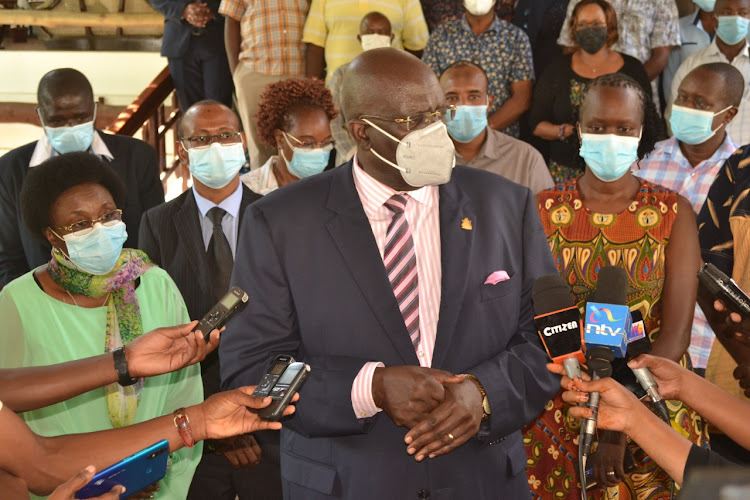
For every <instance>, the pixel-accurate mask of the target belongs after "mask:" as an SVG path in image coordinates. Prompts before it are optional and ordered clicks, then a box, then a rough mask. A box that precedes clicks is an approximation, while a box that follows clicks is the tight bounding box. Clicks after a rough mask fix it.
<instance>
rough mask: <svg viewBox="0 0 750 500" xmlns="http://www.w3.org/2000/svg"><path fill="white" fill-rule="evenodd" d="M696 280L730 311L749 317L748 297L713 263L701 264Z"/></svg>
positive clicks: (749, 299) (749, 304)
mask: <svg viewBox="0 0 750 500" xmlns="http://www.w3.org/2000/svg"><path fill="white" fill-rule="evenodd" d="M698 281H699V282H700V284H701V285H702V286H704V287H705V288H706V289H707V290H708V291H709V293H710V294H711V295H713V296H714V297H716V298H717V299H720V300H721V301H722V302H723V303H724V304H725V305H726V306H727V308H728V309H729V310H730V311H733V312H736V313H737V314H739V315H740V316H743V317H745V318H747V317H750V297H748V296H747V294H745V292H743V291H742V289H741V288H740V287H739V286H737V283H735V282H734V280H733V279H731V278H730V277H729V276H727V275H726V274H724V273H723V272H721V271H720V270H719V269H718V268H717V267H716V266H714V265H713V264H703V266H701V269H700V271H698Z"/></svg>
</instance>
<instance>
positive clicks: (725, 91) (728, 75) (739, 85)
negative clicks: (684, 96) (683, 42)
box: [680, 63, 745, 107]
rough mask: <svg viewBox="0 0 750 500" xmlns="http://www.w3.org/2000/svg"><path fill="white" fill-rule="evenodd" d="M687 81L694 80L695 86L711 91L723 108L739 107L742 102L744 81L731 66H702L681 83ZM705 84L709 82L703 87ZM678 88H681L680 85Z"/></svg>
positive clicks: (710, 64)
mask: <svg viewBox="0 0 750 500" xmlns="http://www.w3.org/2000/svg"><path fill="white" fill-rule="evenodd" d="M688 79H690V80H691V81H692V80H694V81H695V82H694V83H695V84H696V86H699V87H704V88H706V90H709V91H711V93H712V94H713V95H714V98H715V99H716V100H720V101H721V102H722V103H723V106H734V107H739V105H740V103H741V102H742V94H743V92H744V91H745V79H744V78H743V77H742V73H740V71H739V70H738V69H737V68H735V67H734V66H732V65H731V64H727V63H708V64H702V65H700V66H698V67H696V68H695V69H693V70H692V71H691V72H690V73H688V74H687V75H685V78H684V79H683V81H685V80H688ZM706 82H710V85H705V83H706ZM680 86H681V87H682V84H680Z"/></svg>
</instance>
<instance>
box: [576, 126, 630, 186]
mask: <svg viewBox="0 0 750 500" xmlns="http://www.w3.org/2000/svg"><path fill="white" fill-rule="evenodd" d="M579 133H580V131H579ZM641 133H643V129H641V132H640V133H639V134H638V137H631V136H625V135H615V134H580V135H581V149H580V155H581V158H583V159H584V161H585V162H586V165H588V167H589V170H591V173H592V174H594V176H595V177H596V178H597V179H599V180H601V181H604V182H614V181H616V180H617V179H619V178H620V177H622V176H623V175H625V174H626V173H627V172H628V170H630V166H631V165H632V164H633V163H635V161H636V160H637V159H638V145H639V144H640V142H641Z"/></svg>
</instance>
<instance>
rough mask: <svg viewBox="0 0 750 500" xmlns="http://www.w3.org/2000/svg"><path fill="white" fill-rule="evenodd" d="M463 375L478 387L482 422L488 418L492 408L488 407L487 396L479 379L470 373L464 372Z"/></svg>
mask: <svg viewBox="0 0 750 500" xmlns="http://www.w3.org/2000/svg"><path fill="white" fill-rule="evenodd" d="M463 377H464V378H466V379H468V380H471V381H472V382H474V384H475V385H476V386H477V389H479V392H480V394H481V395H482V422H486V421H487V420H489V418H490V414H491V413H492V409H491V408H490V400H489V399H488V398H487V392H485V390H484V387H483V386H482V384H481V382H479V379H478V378H476V377H475V376H474V375H472V374H471V373H464V374H463Z"/></svg>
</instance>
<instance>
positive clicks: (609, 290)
mask: <svg viewBox="0 0 750 500" xmlns="http://www.w3.org/2000/svg"><path fill="white" fill-rule="evenodd" d="M627 289H628V274H627V272H626V271H625V270H624V269H622V268H621V267H616V266H604V267H602V268H601V269H600V270H599V277H598V279H597V283H596V290H595V291H594V293H593V294H592V296H591V298H590V300H589V301H588V303H587V304H586V331H585V337H584V338H585V341H586V345H587V346H588V350H587V352H586V355H587V358H588V364H589V368H590V369H591V370H593V373H592V378H593V379H596V378H597V377H603V376H606V377H608V376H610V375H612V365H611V362H612V361H613V360H614V358H615V357H618V358H622V357H624V356H625V353H626V351H627V343H626V340H625V332H630V328H631V323H632V319H631V317H630V309H629V308H628V306H626V305H625V303H626V300H625V298H626V296H627ZM598 404H599V393H593V392H592V393H591V394H590V395H589V407H590V408H591V409H592V410H594V408H593V405H596V407H597V409H598ZM597 414H598V412H597V411H596V410H594V414H593V416H592V417H591V418H587V419H586V420H585V422H584V423H583V425H582V426H581V438H580V439H581V443H582V444H581V455H582V457H583V462H584V463H583V465H584V466H585V461H586V460H585V458H586V456H588V454H589V452H590V451H591V445H592V444H593V442H594V436H595V434H596V419H597ZM584 470H585V469H584Z"/></svg>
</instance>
